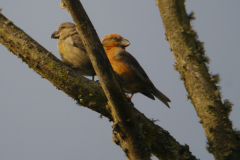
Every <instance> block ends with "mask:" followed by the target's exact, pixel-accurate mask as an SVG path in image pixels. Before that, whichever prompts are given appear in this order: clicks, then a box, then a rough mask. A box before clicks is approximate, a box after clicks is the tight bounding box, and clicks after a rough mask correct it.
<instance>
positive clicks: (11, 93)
mask: <svg viewBox="0 0 240 160" xmlns="http://www.w3.org/2000/svg"><path fill="white" fill-rule="evenodd" d="M81 2H82V4H83V6H84V8H85V10H86V12H87V14H88V15H89V17H90V19H91V21H92V23H93V25H94V27H95V29H96V31H97V33H98V35H99V38H100V39H102V38H103V36H104V35H106V34H111V33H118V34H120V35H121V36H123V37H124V38H126V39H128V40H129V41H130V42H131V45H130V46H129V47H128V48H127V51H128V52H130V53H131V54H132V55H133V56H134V57H135V58H136V59H137V60H138V62H139V63H140V64H141V66H142V67H143V68H144V70H145V71H146V73H147V74H148V76H149V77H150V79H151V80H152V82H153V83H154V85H155V86H156V87H157V88H158V89H159V90H160V91H161V92H163V93H164V94H166V95H167V96H168V97H169V98H170V99H171V101H172V102H171V103H170V106H171V109H168V108H167V107H166V106H165V105H164V104H163V103H162V102H160V101H159V100H155V101H153V100H151V99H149V98H147V97H145V96H143V95H141V94H136V95H134V97H133V99H132V101H133V103H134V104H135V107H136V108H137V109H138V110H139V111H141V112H142V113H144V114H145V115H146V116H147V117H148V118H154V119H159V120H160V121H159V122H157V124H158V125H159V126H161V127H163V128H164V129H165V130H167V131H169V133H170V134H171V135H172V136H173V137H174V138H175V139H176V140H177V141H178V142H180V143H181V144H183V145H184V144H188V145H189V146H190V151H191V152H192V154H193V155H195V156H196V157H197V158H200V159H202V160H213V159H214V158H213V156H212V155H211V154H209V153H208V152H207V150H206V149H205V147H206V137H205V134H204V131H203V128H202V125H201V124H200V123H199V120H200V119H199V117H198V116H197V114H196V111H195V110H194V107H193V106H192V105H191V102H190V101H187V100H186V95H187V92H186V89H185V88H184V85H183V81H180V79H179V77H180V76H179V73H178V72H177V71H175V70H174V69H173V65H174V58H173V55H172V53H171V52H170V49H169V43H168V42H167V41H166V40H165V31H164V28H163V25H162V20H161V17H160V13H159V10H158V7H157V6H155V1H154V0H151V1H146V0H145V1H139V0H131V1H129V0H121V1H116V0H115V1H113V0H101V1H99V0H91V1H89V0H82V1H81ZM185 4H186V10H187V13H190V12H191V11H194V12H195V17H196V20H195V21H193V22H192V26H193V28H194V29H195V30H196V31H197V33H198V36H199V40H201V41H203V42H204V43H205V50H206V55H207V56H208V57H209V58H210V65H209V66H210V72H211V73H213V74H216V73H219V74H220V78H221V82H220V86H221V87H222V90H221V91H222V100H224V99H229V100H230V101H231V102H232V103H233V104H234V107H233V110H232V112H231V115H230V119H231V120H232V122H233V126H234V128H238V129H240V123H239V122H240V116H239V114H240V108H239V106H240V101H239V95H240V83H239V79H240V71H239V69H240V62H239V60H240V54H239V50H240V45H239V42H240V36H239V35H240V32H239V28H240V27H239V26H240V24H239V16H240V10H239V6H240V1H239V0H231V1H224V0H212V1H209V0H201V1H197V0H191V1H190V0H187V1H186V3H185ZM0 8H2V9H3V11H2V13H3V14H4V15H5V16H6V17H7V18H8V19H10V20H11V21H13V22H14V24H15V25H17V26H18V27H20V28H21V29H23V30H24V31H25V32H26V33H27V34H28V35H30V36H31V37H32V38H33V39H35V40H36V41H37V42H38V43H39V44H41V45H42V46H44V47H45V48H46V49H47V50H48V51H50V52H52V53H53V54H54V55H55V56H57V57H58V58H60V55H59V53H58V50H57V43H58V40H55V39H51V38H50V37H51V34H52V33H53V32H54V31H55V30H56V29H57V27H58V26H59V25H60V24H61V23H63V22H73V21H72V18H71V16H70V15H69V14H68V12H67V10H62V9H61V8H60V0H54V1H49V0H42V1H32V0H21V1H19V0H11V1H6V0H5V1H2V2H1V5H0ZM111 134H112V128H111V123H110V122H109V121H108V119H106V118H103V119H100V118H99V114H98V113H96V112H93V111H92V110H89V109H87V108H85V107H79V106H77V105H76V102H75V101H73V100H72V99H71V98H70V97H68V96H67V95H66V94H65V93H63V92H62V91H60V90H57V89H56V88H55V87H54V86H53V85H52V84H51V83H50V82H49V81H47V80H46V79H42V78H41V77H40V76H39V75H38V74H36V73H35V72H34V71H33V69H29V67H28V65H26V64H25V63H22V62H21V60H20V59H18V58H17V56H15V55H13V54H12V53H10V52H9V51H8V50H7V49H6V48H5V47H4V46H2V45H1V44H0V135H1V136H0V144H1V145H0V159H2V160H15V159H17V160H26V159H34V160H43V159H44V160H54V159H58V160H66V159H68V160H76V159H83V160H95V159H100V160H105V159H115V160H123V159H126V157H125V155H124V153H123V152H122V150H121V148H120V147H119V146H117V145H115V144H114V143H113V142H112V135H111ZM153 159H154V160H155V159H156V158H155V157H153Z"/></svg>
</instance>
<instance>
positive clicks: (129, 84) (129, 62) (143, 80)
mask: <svg viewBox="0 0 240 160" xmlns="http://www.w3.org/2000/svg"><path fill="white" fill-rule="evenodd" d="M102 44H103V47H104V50H105V52H106V54H107V57H108V59H109V61H110V63H111V65H112V68H113V70H114V71H115V73H116V75H117V76H118V77H120V78H121V79H122V82H123V83H122V87H123V90H124V91H125V92H126V93H131V94H132V95H133V94H134V93H138V92H140V93H142V94H143V95H145V96H147V97H149V98H151V99H153V100H154V99H155V98H154V96H155V97H157V98H158V99H159V100H161V101H162V102H163V103H164V104H165V105H166V106H168V107H169V105H168V102H170V99H169V98H168V97H166V96H165V95H164V94H163V93H161V92H160V91H159V90H158V89H157V88H156V87H155V86H154V85H153V83H152V82H151V80H150V79H149V78H148V76H147V74H146V72H145V71H144V70H143V68H142V67H141V66H140V64H139V63H138V61H137V60H136V59H135V58H134V57H133V56H132V55H131V54H130V53H128V52H127V51H126V50H125V48H126V47H127V46H129V45H130V42H129V41H128V40H126V39H124V38H122V37H121V36H120V35H118V34H110V35H106V36H104V39H103V40H102ZM153 95H154V96H153ZM169 108H170V107H169Z"/></svg>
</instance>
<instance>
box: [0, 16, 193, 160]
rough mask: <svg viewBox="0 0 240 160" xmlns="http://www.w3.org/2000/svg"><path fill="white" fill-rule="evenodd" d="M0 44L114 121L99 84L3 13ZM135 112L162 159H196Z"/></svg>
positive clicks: (145, 134) (147, 139)
mask: <svg viewBox="0 0 240 160" xmlns="http://www.w3.org/2000/svg"><path fill="white" fill-rule="evenodd" d="M0 43H2V44H3V45H4V46H5V47H6V48H7V49H8V50H9V51H11V52H12V53H13V54H14V55H16V56H18V57H19V58H20V59H22V61H23V62H25V63H27V64H28V65H29V67H30V68H32V69H34V70H35V71H36V72H37V73H38V74H40V75H41V76H42V77H43V78H46V79H47V80H49V81H50V82H51V83H52V84H53V85H54V86H57V88H59V89H60V90H62V91H63V92H65V93H66V94H67V95H68V96H70V97H72V98H73V99H74V100H76V101H77V102H78V104H79V105H82V106H85V107H87V108H89V109H92V110H93V111H96V112H98V113H100V114H101V115H103V116H105V117H107V118H109V119H110V120H112V116H111V114H110V112H109V110H108V109H107V108H108V107H105V106H108V105H107V98H106V96H105V94H104V92H103V90H102V88H101V86H100V85H99V84H98V83H97V82H93V81H90V80H88V79H87V78H85V77H83V76H81V74H80V73H81V71H79V70H72V69H71V68H70V67H69V66H67V65H65V63H63V62H61V61H60V60H59V59H57V58H56V57H55V56H54V55H52V54H51V53H50V52H49V51H47V50H46V49H45V48H43V47H42V46H41V45H39V44H38V43H37V42H36V41H35V40H33V39H32V38H31V37H29V36H28V35H27V34H26V33H24V32H23V31H22V30H21V29H20V28H18V27H17V26H16V25H14V24H13V23H12V22H11V21H10V20H8V19H7V18H6V17H4V16H3V15H2V14H1V13H0ZM133 112H134V114H135V115H136V117H137V119H138V121H139V124H140V125H141V130H142V134H143V136H144V137H145V140H146V143H147V144H148V145H149V146H150V148H151V153H152V154H154V155H155V156H157V157H158V158H159V159H168V160H180V159H181V160H182V159H190V160H195V159H196V158H195V157H194V156H193V155H191V152H190V151H189V148H188V146H187V145H185V146H182V145H180V144H179V143H178V142H177V141H176V140H175V139H174V138H173V137H172V136H171V135H170V134H169V133H168V132H167V131H165V130H164V129H162V128H161V127H159V126H157V125H155V124H154V123H153V122H152V121H151V120H149V119H147V118H146V117H145V116H144V115H143V114H142V113H141V112H139V111H138V110H137V109H135V108H133ZM116 143H117V141H116Z"/></svg>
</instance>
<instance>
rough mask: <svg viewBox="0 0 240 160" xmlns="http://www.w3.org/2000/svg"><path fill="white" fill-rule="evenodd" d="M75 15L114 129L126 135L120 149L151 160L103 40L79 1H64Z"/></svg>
mask: <svg viewBox="0 0 240 160" xmlns="http://www.w3.org/2000/svg"><path fill="white" fill-rule="evenodd" d="M62 3H63V4H64V5H65V7H66V8H67V10H68V12H69V13H70V14H71V16H72V18H73V20H74V22H75V24H76V26H77V29H78V33H79V36H80V38H81V40H82V41H83V44H84V46H85V48H86V50H87V53H88V55H89V57H90V60H91V62H92V65H93V67H94V70H95V72H96V74H97V76H98V78H99V80H100V84H101V86H102V89H103V91H104V93H105V95H106V96H107V99H108V102H109V104H110V105H109V108H110V110H111V114H112V117H113V120H114V125H115V126H114V128H118V129H119V130H115V129H114V132H117V133H118V134H119V133H120V132H121V134H122V135H123V136H121V137H122V138H121V139H119V140H120V143H119V144H120V146H121V147H122V149H123V151H124V152H125V153H126V155H127V157H128V158H129V159H131V160H150V155H151V154H150V149H149V148H148V146H147V145H146V144H145V141H144V139H143V136H142V134H141V131H140V128H139V124H138V121H137V119H136V117H135V115H134V114H133V110H132V107H131V103H130V102H129V101H128V100H127V98H126V96H125V94H124V93H123V90H122V88H121V86H120V85H119V83H118V82H117V80H116V78H115V74H114V72H113V69H112V67H111V64H110V62H109V61H108V58H107V56H106V53H105V51H104V49H103V46H102V44H101V42H100V40H99V37H98V35H97V33H96V31H95V29H94V27H93V25H92V23H91V21H90V19H89V18H88V15H87V13H86V12H85V10H84V8H83V6H82V4H81V2H80V1H79V0H62Z"/></svg>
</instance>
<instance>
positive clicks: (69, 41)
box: [51, 22, 96, 80]
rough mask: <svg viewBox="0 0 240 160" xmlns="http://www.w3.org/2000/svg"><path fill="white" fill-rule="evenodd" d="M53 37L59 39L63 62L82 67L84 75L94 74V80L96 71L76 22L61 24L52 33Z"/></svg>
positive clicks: (74, 66)
mask: <svg viewBox="0 0 240 160" xmlns="http://www.w3.org/2000/svg"><path fill="white" fill-rule="evenodd" d="M51 38H54V39H59V41H58V51H59V53H60V55H61V59H62V61H63V62H65V63H67V64H68V65H70V66H71V67H73V68H80V71H81V74H82V75H84V76H92V80H94V76H95V75H96V73H95V71H94V69H93V66H92V63H91V61H90V59H89V56H88V54H87V51H86V49H85V47H84V45H83V42H82V41H81V39H80V36H79V35H78V32H77V30H76V25H75V24H74V23H71V22H65V23H62V24H60V26H59V27H58V29H57V30H56V31H55V32H53V33H52V35H51Z"/></svg>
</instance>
